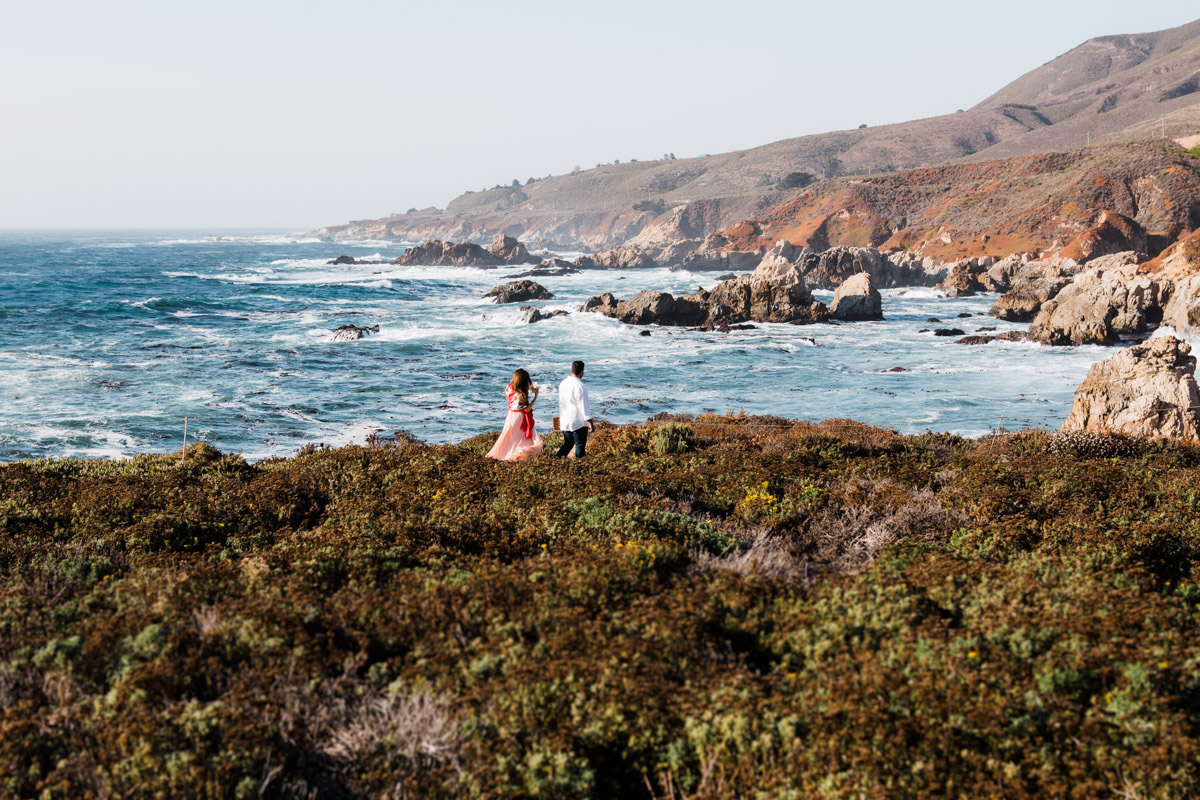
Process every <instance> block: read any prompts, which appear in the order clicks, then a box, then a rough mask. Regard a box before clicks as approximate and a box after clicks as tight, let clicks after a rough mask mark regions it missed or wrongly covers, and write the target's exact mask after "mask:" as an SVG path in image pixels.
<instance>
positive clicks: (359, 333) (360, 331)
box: [329, 325, 379, 342]
mask: <svg viewBox="0 0 1200 800" xmlns="http://www.w3.org/2000/svg"><path fill="white" fill-rule="evenodd" d="M373 333H379V326H378V325H371V326H362V327H360V326H358V325H343V326H341V327H340V328H335V329H334V331H333V336H331V337H329V340H330V341H332V342H354V341H357V340H359V339H363V338H365V337H367V336H370V335H371V334H373Z"/></svg>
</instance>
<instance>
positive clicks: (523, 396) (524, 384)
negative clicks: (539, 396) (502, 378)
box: [508, 369, 533, 406]
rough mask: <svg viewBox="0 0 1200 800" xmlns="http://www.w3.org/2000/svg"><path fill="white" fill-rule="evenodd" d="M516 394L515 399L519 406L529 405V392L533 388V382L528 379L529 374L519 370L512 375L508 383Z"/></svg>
mask: <svg viewBox="0 0 1200 800" xmlns="http://www.w3.org/2000/svg"><path fill="white" fill-rule="evenodd" d="M508 385H509V386H511V387H512V390H513V392H515V393H516V395H517V399H518V400H520V401H521V405H523V406H527V405H529V390H530V389H531V388H533V381H532V380H530V379H529V373H528V372H526V371H525V370H523V369H519V370H517V371H516V372H514V373H513V376H512V380H511V381H509V382H508Z"/></svg>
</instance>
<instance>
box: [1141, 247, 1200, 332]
mask: <svg viewBox="0 0 1200 800" xmlns="http://www.w3.org/2000/svg"><path fill="white" fill-rule="evenodd" d="M1142 270H1143V271H1144V272H1146V273H1149V274H1150V275H1151V276H1153V277H1154V278H1155V280H1158V281H1160V282H1161V284H1162V285H1163V287H1164V290H1165V294H1167V297H1166V298H1165V299H1164V300H1163V318H1162V324H1163V325H1169V326H1171V327H1172V328H1174V329H1175V330H1176V331H1179V332H1181V333H1184V332H1187V333H1195V332H1197V331H1200V230H1197V231H1194V232H1193V233H1192V234H1190V235H1189V236H1187V237H1186V238H1184V239H1182V240H1181V241H1179V242H1177V243H1176V244H1174V245H1172V246H1171V247H1170V248H1168V249H1167V250H1166V251H1165V252H1163V253H1162V254H1161V255H1160V256H1159V257H1158V258H1156V259H1154V260H1153V261H1150V262H1147V263H1146V264H1144V265H1143V266H1142Z"/></svg>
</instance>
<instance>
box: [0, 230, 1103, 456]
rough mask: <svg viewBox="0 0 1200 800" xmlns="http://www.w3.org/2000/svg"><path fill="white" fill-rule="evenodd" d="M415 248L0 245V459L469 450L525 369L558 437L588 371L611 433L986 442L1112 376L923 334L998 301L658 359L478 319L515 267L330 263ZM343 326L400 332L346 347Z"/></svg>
mask: <svg viewBox="0 0 1200 800" xmlns="http://www.w3.org/2000/svg"><path fill="white" fill-rule="evenodd" d="M405 248H406V245H401V244H395V243H385V242H362V243H356V244H345V243H339V244H329V243H321V242H315V241H306V240H301V239H297V238H295V237H292V236H288V235H280V234H245V233H242V234H227V235H223V236H220V237H218V236H209V235H198V234H195V233H184V234H172V233H162V232H134V233H122V232H104V233H82V234H80V233H57V234H56V233H30V234H20V233H7V234H0V325H2V326H3V328H2V329H3V331H4V335H3V337H2V338H0V384H2V388H0V460H14V459H22V458H31V457H44V456H81V455H83V456H107V457H123V456H129V455H132V454H135V453H140V452H165V451H170V450H176V449H178V448H179V446H180V444H181V442H182V437H183V427H184V418H185V417H187V418H188V436H189V440H190V439H192V438H193V437H199V438H201V439H204V440H207V441H209V442H211V443H212V444H214V445H216V446H217V447H218V448H220V449H221V450H231V451H238V452H241V453H243V454H245V455H246V457H247V458H250V459H261V458H265V457H268V456H272V455H290V454H292V453H294V452H295V451H296V450H297V449H299V448H300V447H302V446H303V445H305V444H311V443H324V444H330V445H340V444H346V443H353V442H362V441H363V440H364V439H365V438H366V436H367V435H368V434H369V433H370V432H372V431H377V430H378V431H383V432H384V433H385V434H386V433H391V432H392V431H395V430H398V429H403V430H407V431H408V432H410V433H411V434H413V435H415V436H417V437H418V438H420V439H423V440H425V441H429V442H447V441H459V440H462V439H465V438H467V437H469V436H473V435H475V434H477V433H481V432H484V431H490V430H498V429H499V427H500V425H501V423H502V420H503V416H504V398H503V391H504V385H505V383H506V382H507V381H508V378H509V376H510V375H511V374H512V371H513V370H514V369H515V368H517V367H525V368H526V369H528V370H529V371H530V373H531V374H532V375H533V378H534V381H535V382H536V383H540V384H541V385H542V386H543V387H544V388H545V393H544V394H543V400H544V402H543V404H542V407H541V410H542V413H541V415H540V418H539V419H540V427H542V428H543V429H544V428H545V427H546V423H548V421H549V417H550V416H551V415H552V414H553V413H554V412H553V411H552V406H553V401H554V390H555V388H556V387H557V384H558V381H559V380H560V379H561V378H562V377H563V376H564V375H565V374H566V371H567V369H568V366H569V364H570V362H571V361H572V360H574V359H577V358H578V359H583V360H584V361H586V362H587V364H588V369H587V375H586V381H587V383H588V386H589V390H590V392H591V396H592V400H593V411H594V412H595V413H597V414H598V415H599V416H601V417H603V418H605V419H608V420H611V421H613V422H633V421H641V420H644V419H645V418H646V417H649V416H652V415H654V414H656V413H658V412H661V411H672V412H681V413H693V414H697V413H701V412H705V411H715V412H727V411H739V410H740V411H745V412H747V413H755V414H775V415H779V416H784V417H791V418H797V419H808V420H820V419H826V418H829V417H847V418H852V419H857V420H861V421H863V422H867V423H871V424H874V425H881V426H886V427H891V428H895V429H896V430H898V431H900V432H902V433H915V432H920V431H924V430H936V431H953V432H957V433H962V434H965V435H970V436H978V435H981V434H984V433H986V432H988V431H989V430H992V429H994V428H996V427H997V426H1001V425H1002V426H1003V427H1006V428H1019V427H1022V426H1031V427H1042V426H1047V427H1051V428H1057V427H1059V426H1060V425H1061V424H1062V421H1063V419H1065V417H1066V415H1067V412H1068V411H1069V410H1070V405H1071V400H1072V394H1073V392H1074V389H1075V387H1076V385H1077V384H1078V383H1079V381H1080V380H1081V379H1082V378H1083V376H1084V375H1085V373H1086V372H1087V368H1088V366H1090V365H1091V364H1092V363H1093V362H1094V361H1096V360H1098V359H1100V358H1104V357H1107V356H1108V355H1110V354H1111V351H1110V350H1108V349H1106V348H1099V347H1080V348H1048V347H1041V346H1038V345H1032V344H1024V343H1020V344H1014V343H992V344H989V345H986V346H982V347H968V346H964V345H955V344H953V339H950V338H935V337H933V336H932V335H931V334H930V333H920V332H919V330H920V329H922V328H933V327H958V328H961V329H963V330H964V331H965V332H967V333H973V332H975V331H976V330H977V329H979V328H983V327H995V328H997V330H1001V331H1002V330H1012V329H1020V328H1021V327H1022V326H1018V325H1011V324H1008V323H1004V322H999V321H997V320H995V319H992V318H991V317H988V316H986V313H987V310H988V309H989V308H990V307H991V304H992V302H993V300H994V297H991V296H986V297H978V298H962V299H951V298H944V297H940V296H939V295H938V293H937V292H936V291H934V290H929V289H919V290H911V289H910V290H907V291H906V290H892V291H888V292H885V293H884V315H885V317H886V319H885V320H884V321H883V322H871V323H856V324H842V325H836V324H830V325H812V326H799V327H797V326H790V325H760V326H758V327H757V328H756V329H754V330H749V331H737V332H732V333H728V334H720V333H696V332H690V331H686V330H682V329H670V328H657V327H651V328H649V330H650V333H651V335H650V336H639V335H638V333H639V331H640V330H641V329H640V328H637V327H633V326H625V325H621V324H619V323H617V322H615V321H613V320H609V319H606V318H604V317H601V316H599V315H596V314H582V313H571V314H569V315H568V316H565V317H558V318H554V319H550V320H547V321H544V322H539V323H537V324H534V325H525V324H521V323H520V322H519V321H518V311H517V309H516V307H515V306H512V307H505V306H496V305H493V304H492V303H490V302H488V301H485V300H483V299H482V298H481V297H480V295H482V294H483V293H484V292H485V291H487V290H488V289H489V288H491V287H492V286H495V285H496V284H499V283H502V282H504V280H505V279H506V277H507V276H510V275H512V274H514V273H517V272H520V271H522V270H523V269H524V268H520V267H518V268H503V269H492V270H482V269H469V268H454V267H405V268H398V267H393V266H391V265H390V264H378V265H353V266H327V265H326V263H325V262H326V261H328V260H329V259H332V258H334V257H336V256H338V255H343V254H347V255H352V256H354V257H356V258H359V259H372V258H374V259H379V260H390V259H392V258H394V257H396V256H397V255H399V254H400V253H402V252H403V251H404V249H405ZM539 280H540V282H541V283H543V285H545V286H546V287H547V288H548V289H550V291H552V292H553V293H554V294H555V298H554V299H553V300H550V301H547V302H546V303H545V304H544V305H545V306H546V307H547V308H550V309H554V308H562V309H568V310H571V311H572V312H574V309H575V307H576V306H577V305H578V304H580V303H581V302H583V300H585V299H586V298H587V297H589V296H591V295H594V294H598V293H600V292H603V291H611V292H613V293H614V294H615V295H617V297H619V298H622V297H629V296H632V295H633V294H634V293H636V292H637V291H639V290H641V289H646V288H655V289H664V290H666V291H670V292H673V293H680V292H687V291H694V290H695V288H696V287H697V286H701V285H702V286H705V287H707V288H711V287H712V286H713V284H714V283H715V276H713V275H712V274H706V273H688V272H670V271H667V270H648V271H638V272H629V271H622V272H618V271H588V272H583V273H580V274H577V275H569V276H561V277H546V278H542V279H539ZM818 297H820V298H821V299H824V300H826V301H827V302H828V300H829V299H831V297H832V295H831V294H828V293H825V294H822V293H818ZM959 314H969V315H970V316H968V317H965V318H959V317H958V315H959ZM930 317H937V318H940V319H941V320H942V322H941V323H929V322H928V321H927V320H928V318H930ZM344 324H356V325H376V324H377V325H379V326H380V328H381V332H380V334H379V335H377V336H373V337H370V338H367V339H362V340H359V341H353V342H333V341H331V334H332V331H333V329H334V328H337V327H338V326H340V325H344ZM892 367H903V368H904V369H905V371H904V372H886V371H885V370H888V369H890V368H892ZM545 401H550V402H545Z"/></svg>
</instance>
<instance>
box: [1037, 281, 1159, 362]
mask: <svg viewBox="0 0 1200 800" xmlns="http://www.w3.org/2000/svg"><path fill="white" fill-rule="evenodd" d="M1159 300H1160V287H1159V285H1158V283H1156V282H1155V281H1154V280H1152V279H1150V278H1149V277H1147V276H1144V275H1137V274H1136V268H1134V267H1119V268H1116V269H1109V270H1101V269H1089V270H1087V271H1085V272H1082V273H1080V274H1079V275H1076V276H1075V278H1074V279H1073V280H1072V281H1071V283H1070V284H1068V285H1067V286H1065V287H1063V289H1062V290H1061V291H1060V292H1059V293H1058V294H1057V295H1055V296H1054V297H1053V298H1051V299H1050V300H1049V301H1047V302H1046V303H1045V304H1044V305H1043V306H1042V308H1041V310H1040V311H1039V312H1038V314H1037V316H1036V317H1035V318H1034V320H1033V324H1031V325H1030V327H1029V338H1030V339H1031V340H1032V341H1036V342H1042V343H1043V344H1050V345H1081V344H1112V343H1113V342H1115V341H1117V340H1118V339H1119V338H1121V337H1123V336H1137V335H1140V334H1144V333H1146V332H1148V331H1151V330H1153V329H1154V328H1155V327H1157V325H1158V323H1159V321H1160V320H1161V319H1162V308H1161V306H1160V304H1159Z"/></svg>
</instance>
